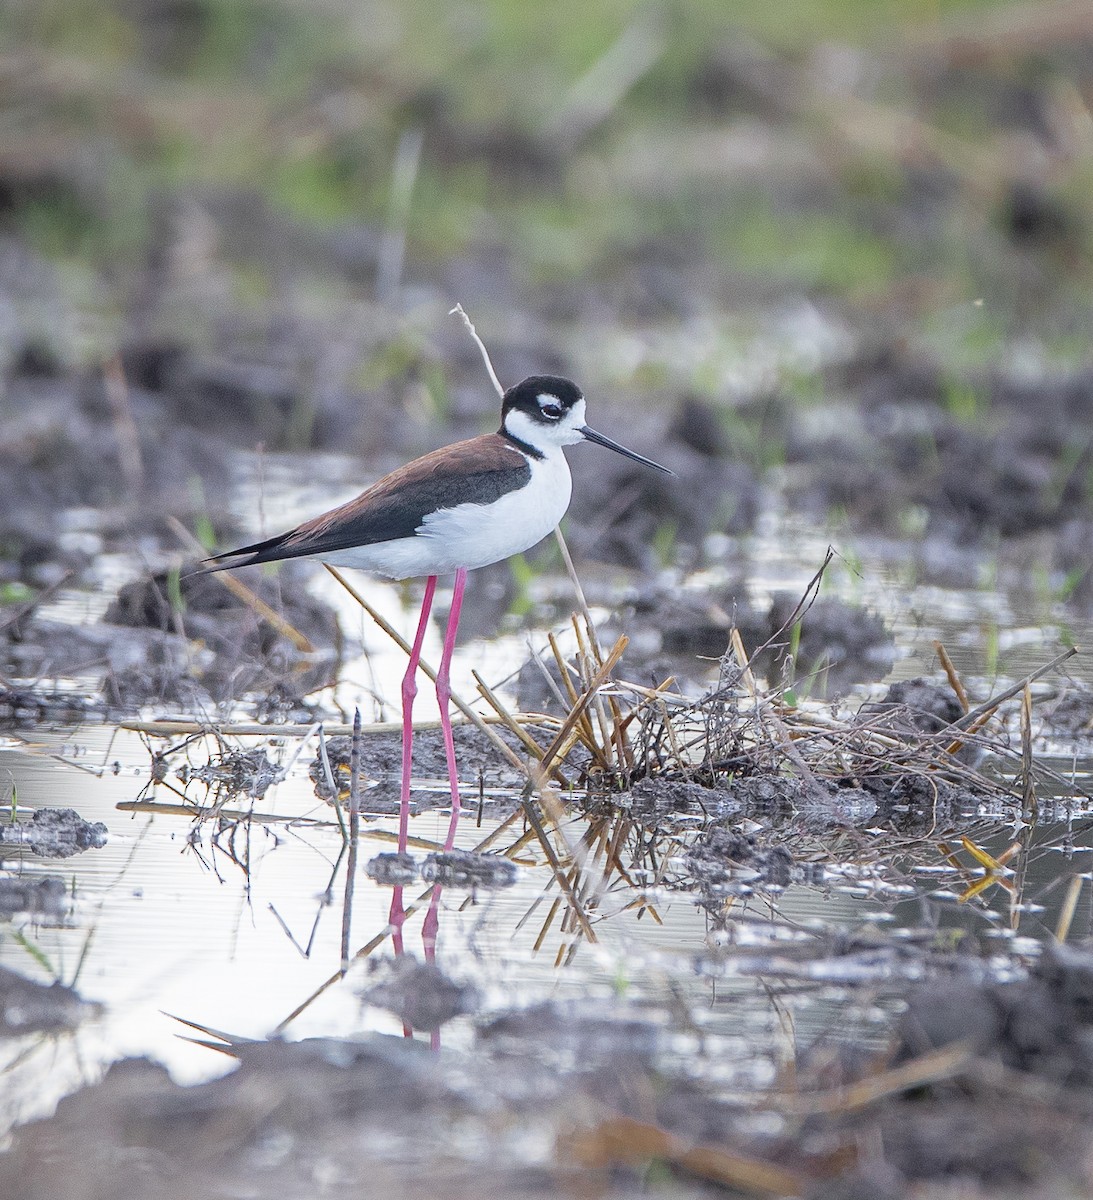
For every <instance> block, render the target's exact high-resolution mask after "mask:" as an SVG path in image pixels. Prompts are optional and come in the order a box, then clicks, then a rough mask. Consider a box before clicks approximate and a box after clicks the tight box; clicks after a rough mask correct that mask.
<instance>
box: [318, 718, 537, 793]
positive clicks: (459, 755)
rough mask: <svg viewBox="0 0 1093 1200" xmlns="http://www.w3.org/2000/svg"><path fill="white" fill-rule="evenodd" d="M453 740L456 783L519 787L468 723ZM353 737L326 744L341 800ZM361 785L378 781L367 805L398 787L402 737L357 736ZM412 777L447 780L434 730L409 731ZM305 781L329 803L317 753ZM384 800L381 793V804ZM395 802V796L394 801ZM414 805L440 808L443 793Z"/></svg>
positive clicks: (501, 760) (437, 733)
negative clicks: (396, 784)
mask: <svg viewBox="0 0 1093 1200" xmlns="http://www.w3.org/2000/svg"><path fill="white" fill-rule="evenodd" d="M499 736H501V737H503V738H504V739H505V741H506V742H508V743H509V744H510V745H511V744H514V739H513V738H512V735H511V734H508V732H507V731H501V732H500V733H499ZM452 737H453V740H454V741H455V759H456V764H457V765H458V768H459V776H460V779H461V780H463V781H464V784H465V782H466V781H467V780H469V779H475V780H476V782H480V783H483V784H487V785H489V786H491V787H513V786H517V785H523V784H524V783H525V782H526V778H525V776H524V775H523V774H519V773H517V772H516V771H514V770H513V768H512V766H511V765H510V764H509V762H508V761H507V759H505V758H504V757H503V756H502V755H501V752H500V751H499V750H498V749H497V747H496V746H495V745H494V744H493V743H492V742H491V741H490V740H489V738H487V737H486V735H485V734H484V733H482V731H481V730H479V729H476V728H475V726H473V725H465V724H457V725H455V726H454V727H453V729H452ZM352 749H353V747H352V739H351V738H349V737H348V736H345V737H333V738H327V740H326V757H327V762H329V764H330V773H331V775H333V777H334V780H335V782H336V784H337V787H338V794H339V796H340V797H341V799H342V800H343V801H344V800H345V799H347V798H348V796H349V764H350V757H351V754H352ZM360 769H361V781H362V784H363V783H364V782H365V781H369V780H378V781H379V783H380V787H378V788H372V789H369V792H368V796H369V805H370V806H373V805H374V804H375V802H376V800H377V799H379V797H378V796H377V795H376V793H379V792H383V793H386V792H387V790H388V788H389V785H391V784H392V783H398V782H399V780H400V778H401V774H402V734H401V733H400V732H397V731H393V732H391V733H366V734H364V735H363V736H362V738H361V768H360ZM413 771H414V777H415V779H447V777H448V763H447V759H446V757H445V754H444V739H443V735H442V734H441V731H440V730H439V729H424V730H418V731H416V732H415V733H414V762H413ZM308 777H309V778H310V779H311V781H312V783H313V784H314V785H315V794H316V796H318V797H319V799H320V800H325V801H326V802H327V803H330V801H331V800H332V799H333V795H332V793H331V790H330V781H329V779H328V777H327V771H326V765H325V764H324V762H323V758H322V751H321V750H320V751H317V752H316V755H315V757H314V759H312V761H311V764H310V765H309V767H308ZM386 799H387V797H386V795H384V800H386ZM394 799H395V800H397V796H396V797H394ZM414 802H415V804H422V805H426V804H428V805H439V804H443V803H445V802H447V793H446V792H445V793H444V795H443V796H441V795H440V794H433V793H425V792H415V793H414Z"/></svg>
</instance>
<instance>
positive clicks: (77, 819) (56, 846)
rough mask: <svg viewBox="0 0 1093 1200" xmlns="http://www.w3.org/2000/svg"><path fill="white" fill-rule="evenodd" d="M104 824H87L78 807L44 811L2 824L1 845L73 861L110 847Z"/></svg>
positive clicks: (42, 855) (0, 828) (0, 826)
mask: <svg viewBox="0 0 1093 1200" xmlns="http://www.w3.org/2000/svg"><path fill="white" fill-rule="evenodd" d="M106 839H107V828H106V826H105V825H104V824H103V823H102V821H85V820H84V819H83V817H81V816H80V814H79V813H78V812H77V811H76V810H75V809H74V808H40V809H38V811H37V812H36V813H34V815H33V816H32V817H31V819H30V820H29V821H13V822H12V823H11V824H8V825H0V843H5V844H7V845H11V846H26V847H27V848H28V849H29V850H30V851H31V853H32V854H37V855H40V856H41V857H42V858H71V857H72V856H73V855H74V854H79V853H80V852H81V851H83V850H91V849H94V850H100V849H102V847H103V846H105V845H106Z"/></svg>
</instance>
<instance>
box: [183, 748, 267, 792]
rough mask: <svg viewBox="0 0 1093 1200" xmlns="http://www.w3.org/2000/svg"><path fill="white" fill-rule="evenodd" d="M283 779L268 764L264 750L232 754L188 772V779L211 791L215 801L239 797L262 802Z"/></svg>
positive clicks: (234, 752) (233, 752)
mask: <svg viewBox="0 0 1093 1200" xmlns="http://www.w3.org/2000/svg"><path fill="white" fill-rule="evenodd" d="M284 777H285V773H284V771H283V770H282V768H281V767H279V766H278V765H277V764H276V763H274V762H271V761H270V759H269V757H268V756H267V755H266V752H265V751H264V750H246V751H243V750H233V751H231V752H230V753H228V754H225V755H223V756H222V757H220V758H212V759H210V760H209V761H208V762H207V763H206V764H205V765H204V766H203V767H197V768H196V769H194V770H192V771H191V772H190V778H191V779H197V780H199V781H200V782H201V783H204V784H206V785H207V786H208V787H209V788H210V789H212V790H214V791H215V792H216V796H217V799H218V800H230V799H234V798H236V797H238V796H249V797H250V798H251V799H252V800H261V799H262V797H263V796H264V795H265V794H266V792H267V791H269V789H270V788H271V787H273V785H274V784H275V783H280V782H281V780H282V779H284Z"/></svg>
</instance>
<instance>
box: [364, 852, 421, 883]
mask: <svg viewBox="0 0 1093 1200" xmlns="http://www.w3.org/2000/svg"><path fill="white" fill-rule="evenodd" d="M364 873H365V874H366V875H367V876H368V878H369V879H374V880H375V881H376V883H378V884H379V885H380V886H381V887H405V886H406V885H407V884H411V883H413V882H414V880H415V879H416V878H417V859H415V858H414V856H413V855H412V854H393V853H387V854H377V855H375V857H373V858H370V859H369V860H368V862H367V863H365V866H364Z"/></svg>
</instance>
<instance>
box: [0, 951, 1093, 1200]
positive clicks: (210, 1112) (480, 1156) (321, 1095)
mask: <svg viewBox="0 0 1093 1200" xmlns="http://www.w3.org/2000/svg"><path fill="white" fill-rule="evenodd" d="M1091 964H1093V959H1091V958H1090V955H1089V953H1088V951H1084V950H1081V949H1077V948H1070V949H1066V950H1063V951H1061V952H1059V953H1055V954H1049V955H1047V956H1046V957H1045V958H1044V960H1043V961H1042V962H1041V963H1039V964H1038V965H1037V966H1035V967H1034V969H1033V970H1032V972H1031V973H1029V974H1028V975H1027V977H1025V978H1023V979H1021V980H1016V981H1014V982H1011V983H998V982H991V981H988V980H984V979H982V978H981V977H980V978H978V979H977V977H976V975H975V973H974V972H973V971H971V970H970V969H969V968H970V966H971V964H970V963H969V961H968V960H967V959H964V960H962V959H961V957H960V956H958V955H953V954H950V955H948V956H945V955H940V956H935V957H934V959H933V965H932V967H931V972H932V974H934V975H935V982H934V983H932V984H931V985H930V986H928V987H926V986H923V987H920V988H918V989H917V990H915V989H912V990H910V992H908V993H907V1008H906V1011H905V1013H904V1014H903V1016H902V1017H900V1018H899V1019H898V1021H897V1022H896V1024H895V1027H894V1028H893V1030H892V1032H891V1034H890V1037H889V1039H888V1044H887V1045H884V1044H883V1043H882V1044H881V1045H878V1044H877V1041H876V1040H875V1039H873V1040H871V1041H870V1042H868V1043H866V1042H858V1041H855V1040H854V1038H853V1036H846V1035H844V1036H843V1037H840V1038H838V1039H832V1040H827V1039H823V1038H821V1039H819V1040H818V1041H816V1042H815V1043H813V1044H812V1045H810V1046H807V1047H805V1048H803V1049H802V1050H800V1051H799V1052H798V1056H797V1060H796V1063H795V1064H791V1065H790V1066H789V1067H787V1068H786V1069H785V1070H784V1071H783V1072H782V1073H781V1074H780V1075H779V1076H778V1077H777V1078H776V1080H775V1081H774V1082H773V1083H772V1084H770V1085H769V1086H766V1087H759V1088H756V1087H754V1086H751V1087H747V1088H745V1089H741V1088H739V1087H737V1088H735V1089H733V1091H732V1094H731V1095H726V1094H725V1091H724V1088H723V1087H721V1086H720V1085H719V1084H718V1083H717V1075H718V1069H717V1058H718V1056H719V1055H720V1054H721V1053H722V1052H723V1049H722V1048H721V1047H720V1045H719V1042H718V1039H717V1038H716V1036H712V1035H711V1036H710V1037H709V1038H708V1040H707V1039H704V1038H703V1036H702V1034H701V1022H699V1023H698V1024H697V1025H696V1024H692V1023H690V1022H693V1021H694V1020H696V1018H697V1014H690V1016H689V1017H688V1019H687V1020H684V1021H683V1023H682V1024H681V1023H680V1017H681V1014H680V1012H679V1010H678V1007H677V1008H676V1009H674V1010H673V1009H671V1008H666V1009H663V1010H655V1011H650V1010H648V1009H644V1010H642V1009H637V1008H634V1007H631V1006H628V1005H626V1004H625V1003H619V1002H618V1001H614V1002H609V1001H593V1000H584V1001H582V1002H580V1003H573V1004H550V1003H547V1004H541V1005H538V1006H535V1007H533V1008H528V1009H508V1010H502V1011H494V1012H490V1013H488V1014H485V1013H482V1012H481V1001H480V999H479V997H478V996H477V994H476V992H475V991H474V989H472V988H468V987H467V986H465V985H461V984H456V983H453V982H452V981H450V980H448V979H446V978H445V977H444V976H443V975H442V974H441V973H440V972H438V971H437V970H436V968H434V967H427V966H425V965H424V964H417V963H414V962H413V961H412V960H403V961H402V962H401V963H399V964H397V966H396V965H394V964H390V965H387V966H385V965H384V964H377V965H376V968H375V970H373V971H372V972H371V976H370V978H369V980H368V981H367V982H366V984H365V989H364V996H365V998H366V1000H367V1002H368V1003H372V1004H378V1005H381V1006H383V1007H387V1008H392V1009H394V1011H396V1012H398V1013H400V1015H402V1016H403V1017H408V1016H409V1015H410V1013H411V1012H412V1013H413V1014H415V1015H416V1016H417V1017H418V1018H419V1020H420V1021H421V1023H422V1027H423V1028H441V1027H443V1026H445V1025H446V1024H447V1023H448V1022H449V1021H451V1020H453V1019H457V1018H458V1017H459V1014H461V1013H467V1012H468V1011H470V1012H475V1013H477V1014H478V1015H477V1018H476V1031H475V1035H474V1038H473V1042H472V1043H471V1044H470V1045H468V1046H467V1047H466V1048H465V1049H460V1050H442V1051H441V1052H440V1053H439V1054H430V1053H429V1052H428V1051H427V1050H426V1048H425V1047H424V1046H423V1045H421V1044H420V1043H415V1042H411V1041H405V1040H403V1039H399V1038H390V1037H388V1038H385V1037H375V1036H374V1037H371V1038H366V1039H362V1040H358V1041H338V1040H334V1039H310V1040H306V1041H303V1042H299V1043H285V1042H277V1041H275V1042H268V1043H261V1042H260V1043H240V1044H236V1045H234V1046H232V1047H231V1050H230V1052H231V1054H232V1056H233V1057H234V1058H235V1059H236V1060H237V1063H238V1065H237V1066H236V1067H235V1068H234V1069H233V1071H232V1072H231V1073H229V1074H228V1075H226V1076H225V1077H224V1078H221V1079H216V1080H213V1081H211V1082H208V1083H204V1084H199V1085H196V1086H192V1087H179V1086H178V1085H177V1084H174V1083H172V1082H171V1080H170V1079H169V1078H168V1076H167V1074H166V1072H165V1071H163V1069H162V1068H160V1067H158V1066H156V1065H155V1064H153V1063H151V1062H149V1061H147V1060H130V1061H125V1062H120V1063H117V1064H115V1065H114V1066H112V1067H111V1068H110V1069H109V1070H108V1072H107V1073H106V1075H105V1077H104V1078H103V1080H102V1081H101V1082H100V1083H97V1084H94V1085H92V1086H90V1087H87V1088H85V1089H83V1090H82V1091H80V1092H77V1093H76V1094H74V1095H72V1096H69V1097H67V1098H66V1099H64V1100H62V1101H61V1103H60V1105H59V1106H58V1109H57V1113H56V1115H55V1116H53V1117H51V1118H48V1119H46V1120H43V1121H38V1122H35V1123H33V1124H30V1125H27V1126H24V1127H23V1128H21V1129H19V1130H17V1131H16V1132H15V1134H14V1138H13V1142H12V1145H11V1148H10V1149H9V1150H8V1151H7V1152H6V1153H4V1154H2V1155H0V1182H2V1183H3V1186H4V1189H5V1194H7V1195H10V1196H12V1197H13V1200H15V1198H18V1200H34V1198H35V1197H39V1196H52V1195H55V1194H56V1192H57V1189H58V1188H59V1187H62V1186H63V1188H64V1191H65V1194H66V1195H70V1196H77V1197H82V1196H90V1195H99V1194H102V1192H103V1190H104V1189H106V1190H108V1191H110V1192H111V1193H113V1194H122V1195H138V1194H139V1195H144V1194H146V1192H147V1189H148V1188H149V1187H150V1186H152V1184H151V1183H150V1181H154V1188H155V1191H156V1194H157V1195H160V1196H174V1195H179V1196H181V1195H183V1194H185V1195H187V1196H201V1197H204V1196H209V1197H214V1196H217V1197H218V1196H227V1195H232V1194H235V1192H236V1190H237V1189H238V1188H240V1187H244V1186H245V1187H246V1190H247V1191H248V1193H249V1194H253V1195H256V1196H262V1197H264V1196H274V1195H277V1196H285V1195H291V1196H295V1195H301V1196H303V1195H311V1194H313V1189H314V1186H315V1177H316V1176H315V1173H316V1172H317V1171H321V1172H322V1173H323V1174H324V1176H329V1174H330V1173H331V1172H333V1173H336V1175H337V1178H338V1180H339V1186H349V1187H351V1188H353V1189H354V1190H356V1191H358V1192H360V1194H362V1195H368V1196H372V1195H377V1196H378V1195H398V1196H419V1195H420V1196H425V1195H436V1194H437V1193H438V1191H439V1192H442V1193H443V1194H445V1195H464V1194H466V1195H470V1194H475V1195H480V1194H482V1191H483V1189H484V1188H485V1190H487V1191H488V1192H489V1194H491V1195H498V1196H513V1197H520V1196H529V1195H538V1194H542V1193H543V1191H544V1189H545V1190H547V1191H550V1192H551V1194H553V1192H554V1191H556V1190H558V1189H562V1190H570V1189H573V1188H579V1189H581V1190H586V1189H587V1188H589V1187H595V1189H596V1190H597V1193H598V1194H600V1195H608V1196H615V1195H618V1196H620V1197H621V1196H622V1195H630V1194H632V1192H633V1189H635V1188H639V1189H640V1190H641V1191H642V1193H643V1194H646V1193H648V1194H654V1195H661V1194H663V1195H668V1194H671V1195H685V1196H691V1195H694V1196H699V1195H703V1196H705V1195H712V1194H722V1192H721V1189H723V1188H725V1187H729V1188H730V1189H736V1190H737V1191H739V1192H741V1193H742V1194H745V1195H762V1194H771V1193H773V1194H778V1195H786V1196H802V1197H810V1198H815V1200H821V1198H822V1200H833V1198H835V1197H865V1196H869V1197H884V1198H885V1200H900V1198H902V1197H910V1196H912V1195H913V1196H916V1197H923V1196H925V1197H932V1196H938V1197H941V1196H947V1195H951V1188H952V1186H953V1183H954V1180H959V1182H960V1186H961V1189H962V1190H961V1195H966V1196H969V1197H979V1196H983V1197H986V1196H988V1195H998V1194H999V1190H998V1189H999V1188H1000V1187H1003V1188H1004V1189H1006V1190H1005V1194H1015V1195H1016V1194H1022V1195H1044V1196H1046V1195H1049V1194H1052V1195H1072V1194H1073V1195H1079V1194H1083V1193H1084V1191H1085V1190H1086V1189H1088V1188H1089V1187H1090V1186H1091V1185H1093V1179H1091V1177H1090V1176H1089V1167H1088V1162H1087V1155H1086V1154H1085V1150H1084V1147H1085V1146H1086V1144H1087V1143H1088V1139H1089V1137H1090V1134H1091V1133H1093V1109H1091V1108H1090V1106H1089V1104H1088V1102H1087V1099H1086V1096H1085V1086H1084V1085H1085V1082H1086V1074H1087V1072H1086V1067H1087V1066H1088V1064H1087V1063H1086V1061H1085V1060H1086V1058H1087V1057H1088V1056H1087V1055H1086V1054H1085V1051H1084V1049H1083V1047H1084V1046H1085V1044H1086V1042H1088V1033H1089V1022H1090V1006H1089V1003H1088V998H1089V990H1090V989H1089V980H1090V979H1091V978H1093V965H1091ZM890 996H891V994H890ZM408 1002H409V1003H410V1007H409V1008H407V1003H408ZM683 1043H686V1044H687V1045H688V1047H689V1051H688V1057H687V1059H686V1061H685V1062H684V1061H682V1060H681V1059H680V1058H679V1056H678V1047H679V1046H680V1045H681V1044H683ZM271 1143H275V1144H276V1146H277V1147H278V1153H277V1154H276V1155H275V1156H273V1157H272V1158H271V1155H270V1149H269V1148H270V1145H271ZM195 1144H200V1145H202V1146H203V1147H204V1151H203V1153H202V1155H201V1156H200V1158H199V1159H198V1160H196V1161H195V1159H194V1155H193V1147H194V1146H195ZM122 1146H124V1147H125V1148H126V1152H125V1154H124V1155H122V1154H120V1153H119V1150H120V1148H121V1147H122ZM863 1146H868V1147H869V1149H868V1150H865V1149H863ZM210 1147H211V1148H210ZM483 1148H486V1150H485V1153H483Z"/></svg>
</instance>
